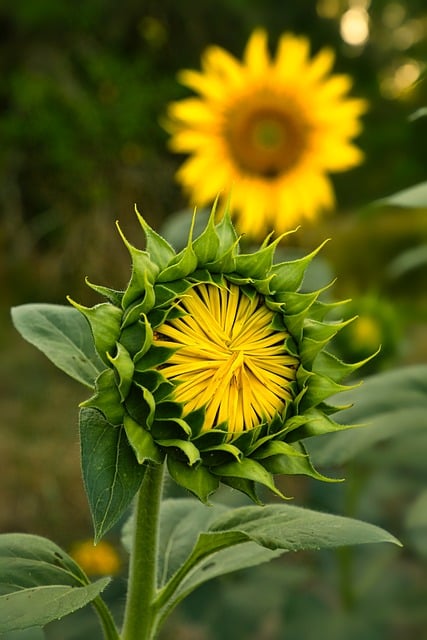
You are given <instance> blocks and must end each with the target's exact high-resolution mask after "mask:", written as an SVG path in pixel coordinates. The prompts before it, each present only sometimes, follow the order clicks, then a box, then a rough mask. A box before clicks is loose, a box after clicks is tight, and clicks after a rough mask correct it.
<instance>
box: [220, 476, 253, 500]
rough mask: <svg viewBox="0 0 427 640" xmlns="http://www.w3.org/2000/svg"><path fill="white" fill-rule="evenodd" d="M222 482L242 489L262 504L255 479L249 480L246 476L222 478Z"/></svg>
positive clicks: (237, 489) (236, 488)
mask: <svg viewBox="0 0 427 640" xmlns="http://www.w3.org/2000/svg"><path fill="white" fill-rule="evenodd" d="M221 482H222V483H223V484H226V485H227V486H228V487H231V488H232V489H235V490H236V491H240V492H241V493H244V494H246V495H247V496H248V498H250V499H251V500H252V502H254V503H255V504H257V505H259V506H262V505H263V502H262V500H260V499H259V497H258V495H257V492H256V484H255V482H254V481H253V480H247V479H246V478H226V477H223V478H221Z"/></svg>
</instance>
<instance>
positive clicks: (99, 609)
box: [92, 596, 120, 640]
mask: <svg viewBox="0 0 427 640" xmlns="http://www.w3.org/2000/svg"><path fill="white" fill-rule="evenodd" d="M92 605H93V607H94V609H95V611H96V613H97V614H98V617H99V619H100V622H101V626H102V631H103V634H104V638H105V640H120V636H119V633H118V631H117V628H116V625H115V624H114V620H113V616H112V615H111V611H110V610H109V608H108V607H107V605H106V604H105V602H104V600H103V599H102V598H101V597H100V596H98V597H97V598H95V600H93V602H92Z"/></svg>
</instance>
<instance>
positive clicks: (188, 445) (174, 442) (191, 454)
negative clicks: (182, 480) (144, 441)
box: [157, 438, 200, 467]
mask: <svg viewBox="0 0 427 640" xmlns="http://www.w3.org/2000/svg"><path fill="white" fill-rule="evenodd" d="M157 444H159V445H160V446H161V447H165V448H166V449H173V450H175V451H174V452H175V453H178V454H183V455H184V456H185V458H186V460H187V462H186V464H188V465H189V466H190V467H192V466H193V465H197V463H198V462H200V452H199V450H198V448H197V447H196V446H194V444H193V443H192V442H190V441H189V440H178V439H174V438H170V439H168V440H157ZM170 455H171V452H168V457H170Z"/></svg>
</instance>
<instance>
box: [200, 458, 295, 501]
mask: <svg viewBox="0 0 427 640" xmlns="http://www.w3.org/2000/svg"><path fill="white" fill-rule="evenodd" d="M211 471H212V473H214V474H215V475H217V476H219V477H225V478H243V479H245V480H253V481H254V482H258V483H259V484H263V485H264V486H266V487H268V488H269V489H270V491H273V493H275V494H276V495H278V496H280V497H281V498H283V499H285V500H286V499H287V498H286V496H284V495H283V494H282V493H281V492H280V491H279V489H278V488H277V487H276V485H275V484H274V480H273V477H272V475H271V473H269V472H268V471H267V470H266V469H265V468H264V467H263V465H262V464H260V463H259V462H257V461H256V460H252V459H251V458H243V459H242V460H241V461H240V462H228V463H227V464H222V465H219V466H218V467H213V468H212V469H211Z"/></svg>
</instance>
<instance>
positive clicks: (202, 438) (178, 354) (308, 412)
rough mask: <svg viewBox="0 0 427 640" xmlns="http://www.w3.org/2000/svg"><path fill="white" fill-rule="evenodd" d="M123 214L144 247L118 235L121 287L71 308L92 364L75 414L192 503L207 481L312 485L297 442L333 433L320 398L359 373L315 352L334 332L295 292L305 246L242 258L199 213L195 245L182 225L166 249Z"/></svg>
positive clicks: (227, 233) (325, 308)
mask: <svg viewBox="0 0 427 640" xmlns="http://www.w3.org/2000/svg"><path fill="white" fill-rule="evenodd" d="M137 215H138V219H139V221H140V223H141V226H142V228H143V231H144V234H145V237H146V249H145V250H141V249H138V248H136V247H134V246H133V245H132V244H131V243H130V242H129V241H128V240H127V239H126V238H125V237H124V236H123V234H121V235H122V238H123V241H124V242H125V245H126V247H127V248H128V250H129V253H130V256H131V260H132V276H131V279H130V281H129V284H128V285H127V287H126V289H125V290H124V291H116V290H113V289H110V288H108V287H103V286H98V285H90V286H91V287H92V288H93V289H95V291H97V292H98V293H101V294H102V295H103V296H105V297H106V298H107V301H106V302H103V303H101V304H98V305H95V306H94V307H91V308H88V307H83V306H81V305H79V304H77V303H73V304H74V306H75V307H76V308H77V309H79V310H80V311H81V312H82V313H83V314H84V316H85V317H86V318H87V319H88V321H89V323H90V326H91V329H92V333H93V337H94V344H95V347H96V350H97V351H98V353H99V355H100V357H101V359H102V361H103V362H104V365H105V369H104V370H103V371H102V372H101V373H100V375H99V377H98V379H97V381H96V391H95V394H94V395H93V396H92V397H91V398H90V399H89V400H87V401H86V402H84V403H83V406H84V407H92V408H95V409H97V410H99V411H100V412H102V414H103V415H104V417H105V418H106V420H107V421H108V422H109V423H110V424H111V428H112V429H113V428H115V427H118V428H121V429H124V431H125V433H126V436H127V439H128V442H129V444H130V446H131V448H132V450H133V452H134V454H135V457H136V461H137V463H138V464H141V465H142V464H162V463H163V462H164V461H165V460H166V462H167V467H168V470H169V473H170V475H171V476H172V478H173V479H174V480H175V481H176V482H177V483H178V484H180V485H182V486H183V487H185V488H186V489H188V490H190V491H191V492H193V493H194V494H195V495H196V496H198V497H199V498H200V499H201V500H202V501H207V499H208V496H209V495H210V494H211V493H212V492H214V491H215V490H216V489H217V488H218V486H219V483H220V482H222V483H224V484H227V485H230V486H232V487H234V488H236V489H239V490H241V491H243V492H244V493H246V494H247V495H249V496H250V497H251V498H252V499H253V500H255V501H256V500H257V494H256V485H257V483H260V484H263V485H265V486H267V487H269V488H270V489H271V490H272V491H275V492H276V493H278V494H280V492H279V490H278V489H277V488H276V486H275V483H274V475H275V474H306V475H309V476H312V477H314V478H318V479H325V478H324V476H322V475H321V474H319V473H318V472H317V471H316V470H315V469H314V468H313V466H312V464H311V462H310V460H309V458H308V456H307V453H306V451H305V449H304V446H303V444H302V440H303V439H304V438H306V437H309V436H314V435H317V434H323V433H326V432H329V431H335V430H337V429H342V428H345V427H343V426H342V425H339V424H337V423H336V422H334V420H333V419H332V418H331V414H332V413H333V412H334V411H337V408H336V407H335V408H333V407H330V406H329V405H328V404H327V403H326V399H327V398H328V397H329V396H330V395H332V394H336V393H338V392H339V391H341V390H344V389H347V387H345V386H343V385H342V384H341V381H342V379H343V377H344V376H345V375H346V374H348V373H351V372H352V371H354V370H355V369H356V368H357V367H358V366H360V364H353V365H346V364H344V363H342V362H341V361H340V360H338V359H337V358H336V357H334V356H333V355H332V354H330V353H328V352H327V351H325V350H324V346H325V345H326V343H327V342H328V341H329V340H330V339H331V338H332V337H333V336H335V334H336V333H337V332H338V331H339V330H340V329H341V328H342V327H343V326H344V325H346V324H347V321H345V322H329V321H326V320H325V316H326V314H327V313H328V312H329V311H331V310H333V309H335V307H336V305H335V304H327V303H325V302H322V301H321V300H320V299H319V296H320V294H321V291H314V292H310V293H307V292H301V291H299V289H300V286H301V283H302V281H303V278H304V273H305V270H306V268H307V266H308V265H309V264H310V262H311V260H312V259H313V258H314V256H315V255H316V253H317V251H318V249H316V250H315V251H313V252H312V253H311V254H309V255H307V256H306V257H303V258H300V259H298V260H293V261H285V262H281V263H276V262H275V261H274V255H275V249H276V246H277V244H278V242H279V241H280V240H281V237H280V236H279V237H278V238H277V239H276V240H274V241H270V238H269V237H267V239H266V240H265V242H264V243H263V244H262V245H261V247H260V249H259V250H257V251H255V252H254V253H242V252H241V251H240V242H239V240H240V239H239V237H238V235H237V233H236V230H235V228H234V226H233V224H232V222H231V219H230V216H229V214H228V213H227V212H226V213H225V214H224V216H223V217H222V219H221V220H220V222H215V217H214V211H212V213H211V215H210V217H209V220H208V222H207V224H206V226H205V228H204V230H203V231H202V232H201V234H200V235H199V236H198V237H197V238H195V239H193V231H192V229H193V227H194V221H195V220H194V219H193V225H192V229H191V230H190V234H189V238H188V241H187V244H186V246H185V248H184V249H182V250H181V251H180V252H179V253H176V252H175V250H174V249H173V248H172V246H171V245H170V244H169V243H168V242H167V241H166V240H165V239H164V238H163V237H162V236H160V235H159V234H157V233H156V232H155V231H154V230H153V229H152V228H151V227H150V226H149V225H148V224H147V222H146V221H145V220H144V219H143V218H142V217H141V216H140V215H139V214H138V213H137ZM119 230H120V229H119ZM280 495H281V494H280Z"/></svg>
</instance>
